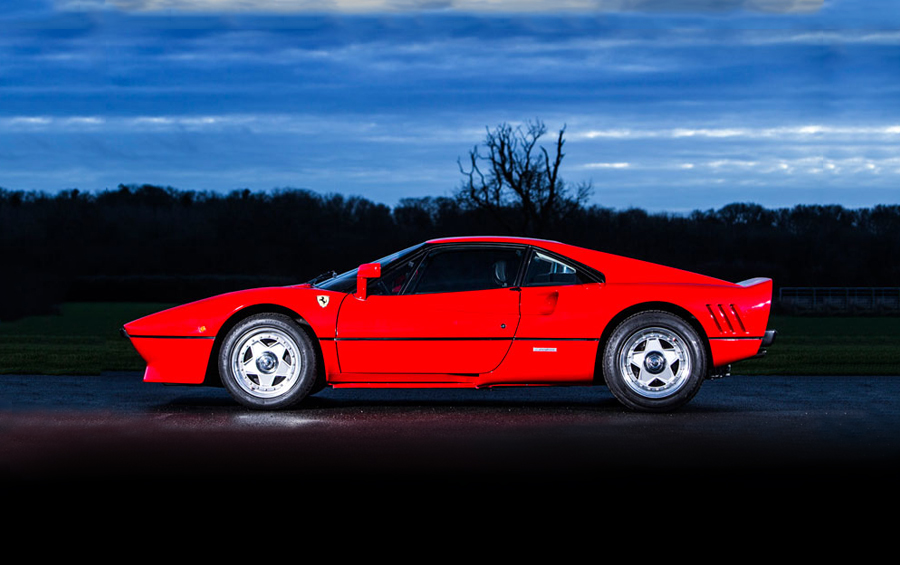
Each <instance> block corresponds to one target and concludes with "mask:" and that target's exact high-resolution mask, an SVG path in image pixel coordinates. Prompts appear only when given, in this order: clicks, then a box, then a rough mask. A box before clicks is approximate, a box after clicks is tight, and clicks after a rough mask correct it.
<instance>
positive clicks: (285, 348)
mask: <svg viewBox="0 0 900 565" xmlns="http://www.w3.org/2000/svg"><path fill="white" fill-rule="evenodd" d="M232 351H233V354H232V357H231V368H232V372H233V373H234V375H235V377H236V379H235V380H236V381H237V384H238V386H240V387H241V388H242V389H243V390H244V391H246V392H247V393H249V394H251V395H252V396H255V397H257V398H276V397H279V396H283V395H284V394H286V393H287V392H288V391H289V390H291V388H292V387H293V386H294V385H295V384H296V383H297V380H298V376H299V375H300V372H301V369H302V364H303V360H302V359H303V358H302V357H301V356H300V351H299V348H298V347H297V344H296V343H295V342H294V340H293V339H292V338H291V336H290V335H288V334H287V333H285V332H284V331H282V330H280V329H278V328H275V327H272V326H257V327H254V328H252V329H250V330H248V331H247V332H245V333H244V334H243V335H241V336H240V337H239V338H238V340H237V343H236V345H235V347H234V349H233V350H232Z"/></svg>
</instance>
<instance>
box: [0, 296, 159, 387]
mask: <svg viewBox="0 0 900 565" xmlns="http://www.w3.org/2000/svg"><path fill="white" fill-rule="evenodd" d="M169 306H171V304H146V303H67V304H63V305H62V306H61V307H60V312H59V315H57V316H34V317H30V318H23V319H21V320H17V321H15V322H10V323H0V373H6V374H9V373H18V374H42V375H97V374H100V373H101V372H103V371H140V370H143V368H144V361H143V359H141V357H140V356H139V355H138V354H137V352H136V351H135V350H134V348H133V347H132V346H131V342H129V341H128V340H127V339H125V338H123V337H122V336H120V335H119V328H121V327H122V325H123V324H124V323H126V322H130V321H131V320H134V319H137V318H140V317H141V316H145V315H147V314H151V313H153V312H157V311H159V310H162V309H164V308H168V307H169Z"/></svg>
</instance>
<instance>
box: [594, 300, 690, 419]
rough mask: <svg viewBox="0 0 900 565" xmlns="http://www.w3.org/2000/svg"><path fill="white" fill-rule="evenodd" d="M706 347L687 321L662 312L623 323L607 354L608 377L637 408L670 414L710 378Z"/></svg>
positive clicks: (613, 389)
mask: <svg viewBox="0 0 900 565" xmlns="http://www.w3.org/2000/svg"><path fill="white" fill-rule="evenodd" d="M706 373H707V355H706V343H705V341H704V339H702V338H701V337H700V335H698V333H697V331H696V330H695V329H694V328H693V327H692V326H691V325H690V324H688V323H687V322H686V321H685V320H684V319H682V318H679V317H678V316H675V315H674V314H670V313H668V312H663V311H659V310H651V311H646V312H640V313H638V314H634V315H633V316H630V317H628V318H626V319H625V320H624V321H622V322H621V323H620V324H619V325H618V326H617V327H616V329H615V330H613V333H612V334H611V335H610V338H609V341H607V343H606V348H605V349H604V351H603V377H604V379H605V380H606V384H607V386H609V390H610V391H611V392H612V393H613V396H615V397H616V399H617V400H618V401H619V402H621V403H622V404H624V405H625V406H627V407H628V408H631V409H633V410H639V411H642V412H668V411H671V410H675V409H677V408H679V407H681V406H684V405H685V404H687V403H688V402H690V400H691V399H692V398H694V395H696V394H697V391H699V390H700V385H702V384H703V380H704V379H705V378H706Z"/></svg>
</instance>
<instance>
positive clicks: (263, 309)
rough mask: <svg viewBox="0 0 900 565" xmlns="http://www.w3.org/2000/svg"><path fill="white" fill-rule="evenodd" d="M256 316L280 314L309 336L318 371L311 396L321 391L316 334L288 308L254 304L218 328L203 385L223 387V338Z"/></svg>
mask: <svg viewBox="0 0 900 565" xmlns="http://www.w3.org/2000/svg"><path fill="white" fill-rule="evenodd" d="M256 314H281V315H283V316H287V317H288V318H290V319H291V320H293V321H294V323H296V324H297V326H299V328H300V329H301V330H302V331H303V332H305V333H306V334H307V336H309V339H310V341H311V342H312V345H313V349H314V351H315V354H316V365H317V367H318V369H319V376H318V378H317V383H316V385H315V386H314V387H313V391H312V392H311V394H313V393H315V392H317V391H318V390H321V384H322V382H323V381H324V376H323V375H324V374H325V370H324V360H323V356H322V345H321V344H320V343H319V338H318V337H317V336H316V333H315V332H314V331H313V330H312V327H311V326H310V325H309V323H308V322H307V321H306V320H305V319H304V318H303V316H301V315H300V314H298V313H297V312H294V311H293V310H291V309H290V308H285V307H284V306H279V305H278V304H254V305H252V306H247V307H246V308H242V309H240V310H238V311H237V312H234V313H233V314H232V315H231V316H230V317H229V318H228V319H227V320H225V322H224V323H223V324H222V327H221V328H219V331H218V333H217V334H216V339H215V341H214V342H213V348H212V351H211V352H210V354H209V359H208V360H207V363H206V376H205V378H204V380H203V384H205V385H210V386H220V387H221V386H224V385H223V384H222V379H221V376H220V375H219V354H220V353H221V351H222V343H223V342H224V341H225V337H226V336H227V335H228V332H230V331H231V329H232V328H234V327H235V326H236V325H238V324H239V323H241V322H242V321H243V320H246V319H247V318H249V317H250V316H255V315H256Z"/></svg>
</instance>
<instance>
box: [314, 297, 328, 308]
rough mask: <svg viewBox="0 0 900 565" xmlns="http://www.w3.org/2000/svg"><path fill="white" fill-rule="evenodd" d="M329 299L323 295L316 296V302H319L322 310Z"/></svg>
mask: <svg viewBox="0 0 900 565" xmlns="http://www.w3.org/2000/svg"><path fill="white" fill-rule="evenodd" d="M329 298H330V297H328V296H325V295H324V294H320V295H318V296H316V300H317V301H318V302H319V306H321V307H322V308H324V307H326V306H328V299H329Z"/></svg>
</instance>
